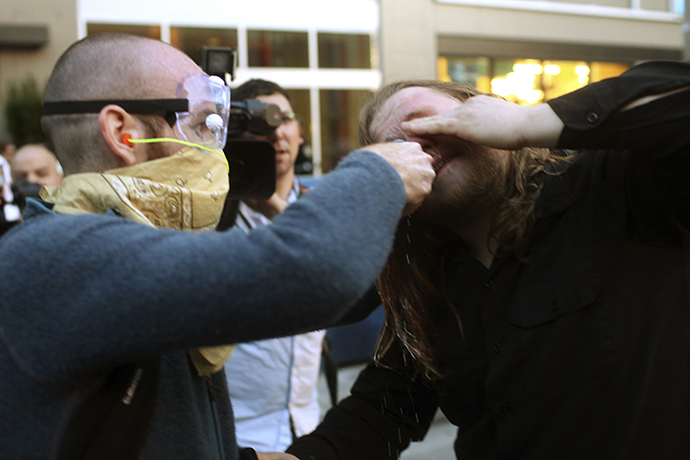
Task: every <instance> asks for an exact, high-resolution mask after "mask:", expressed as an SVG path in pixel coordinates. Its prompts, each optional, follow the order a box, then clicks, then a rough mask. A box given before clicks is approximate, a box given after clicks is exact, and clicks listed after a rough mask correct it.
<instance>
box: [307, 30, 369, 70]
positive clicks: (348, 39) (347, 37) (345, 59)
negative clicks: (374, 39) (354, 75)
mask: <svg viewBox="0 0 690 460" xmlns="http://www.w3.org/2000/svg"><path fill="white" fill-rule="evenodd" d="M317 42H318V44H319V67H320V68H324V69H371V44H370V37H369V35H357V34H332V33H319V34H318V35H317Z"/></svg>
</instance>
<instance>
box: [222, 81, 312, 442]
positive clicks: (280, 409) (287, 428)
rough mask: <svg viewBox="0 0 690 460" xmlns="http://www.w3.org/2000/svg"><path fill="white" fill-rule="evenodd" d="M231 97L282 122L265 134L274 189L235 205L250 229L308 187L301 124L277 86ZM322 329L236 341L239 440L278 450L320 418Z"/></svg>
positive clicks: (233, 391) (232, 382)
mask: <svg viewBox="0 0 690 460" xmlns="http://www.w3.org/2000/svg"><path fill="white" fill-rule="evenodd" d="M232 97H233V99H234V100H246V99H257V100H259V101H260V102H263V103H266V104H275V105H277V106H278V108H279V109H280V111H281V115H282V123H281V124H280V126H278V127H277V128H276V130H275V131H274V132H273V133H272V134H270V135H267V136H254V137H255V138H257V139H264V140H267V141H269V142H270V143H271V144H272V145H273V147H274V149H275V151H276V190H275V193H274V195H273V196H271V197H270V198H269V199H268V200H266V201H259V200H244V201H241V202H240V203H239V206H238V210H237V218H236V220H235V225H236V226H238V227H240V228H242V229H244V230H245V231H249V230H250V229H252V228H255V227H258V226H262V225H270V224H271V219H272V218H273V217H274V216H276V215H278V214H280V213H281V212H282V211H283V210H284V209H285V208H286V207H287V206H288V204H290V203H292V202H294V201H296V200H297V199H298V198H299V197H300V195H301V194H302V193H304V192H305V191H306V189H305V188H304V187H301V186H300V184H299V182H298V181H297V178H296V176H295V160H296V159H297V154H298V151H299V147H300V145H301V144H302V143H303V142H304V139H303V138H302V127H301V125H300V122H299V121H298V120H297V117H296V115H295V113H294V111H293V107H292V103H291V100H290V96H289V94H288V93H287V91H285V90H284V89H283V88H282V87H280V86H279V85H277V84H275V83H273V82H270V81H266V80H250V81H248V82H246V83H244V84H243V85H241V86H240V87H238V88H237V89H235V90H233V92H232ZM324 335H325V331H323V330H320V331H314V332H309V333H306V334H300V335H296V336H291V337H283V338H278V339H269V340H261V341H258V342H250V343H243V344H238V345H237V346H236V348H235V351H234V352H233V355H232V357H231V358H230V360H229V361H228V363H227V364H226V366H225V371H226V374H227V379H228V386H229V388H230V395H231V398H232V402H233V409H234V412H235V421H236V431H237V442H238V444H239V445H240V446H248V447H253V448H255V449H256V450H258V451H279V450H284V449H285V448H287V446H289V445H290V444H291V443H292V441H293V439H294V438H296V437H299V436H302V435H304V434H307V433H310V432H311V431H312V430H314V428H316V425H317V424H318V423H319V421H320V412H319V404H318V397H317V390H316V383H317V379H318V375H319V366H320V363H321V351H322V347H323V340H324Z"/></svg>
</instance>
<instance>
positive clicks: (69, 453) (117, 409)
mask: <svg viewBox="0 0 690 460" xmlns="http://www.w3.org/2000/svg"><path fill="white" fill-rule="evenodd" d="M159 372H160V357H155V358H151V359H148V360H145V361H142V362H140V363H137V364H127V365H124V366H120V367H118V368H116V369H115V370H113V371H112V372H111V373H110V374H108V376H106V377H105V378H104V379H103V382H102V384H101V385H100V387H99V388H98V389H97V390H96V391H95V392H94V393H93V394H92V395H91V396H89V397H88V398H87V400H86V401H85V402H84V403H83V404H82V405H81V407H80V408H79V409H78V410H77V411H76V413H75V414H74V416H73V417H72V420H71V421H70V424H69V426H68V428H67V430H66V432H65V435H64V437H63V439H62V445H61V447H60V454H59V455H58V457H57V458H58V459H59V460H108V459H113V460H115V459H117V460H128V459H138V458H139V457H140V454H141V451H142V449H143V447H144V442H145V440H146V435H147V433H148V427H149V422H150V421H151V415H152V414H153V407H154V405H155V402H156V392H157V387H158V376H159Z"/></svg>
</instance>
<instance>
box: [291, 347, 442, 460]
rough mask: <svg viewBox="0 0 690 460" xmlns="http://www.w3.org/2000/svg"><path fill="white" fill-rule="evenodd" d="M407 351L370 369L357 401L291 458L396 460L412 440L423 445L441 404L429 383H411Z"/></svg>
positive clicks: (329, 418) (357, 387) (340, 408)
mask: <svg viewBox="0 0 690 460" xmlns="http://www.w3.org/2000/svg"><path fill="white" fill-rule="evenodd" d="M406 362H411V358H410V359H409V360H405V358H404V357H403V351H402V349H401V348H400V347H399V346H395V345H394V346H393V347H391V349H390V350H389V351H388V353H386V355H385V356H384V358H383V359H382V363H381V364H382V365H377V364H374V363H371V364H369V365H368V366H367V367H366V368H364V370H363V371H362V372H361V374H360V375H359V377H358V378H357V381H356V382H355V384H354V385H353V387H352V391H351V396H349V397H348V398H345V399H344V400H342V401H341V402H340V403H339V404H338V405H337V406H335V407H334V408H332V409H331V410H330V411H328V413H327V414H326V417H325V418H324V421H323V422H322V423H321V424H320V425H319V426H318V427H317V428H316V430H315V431H314V432H312V433H311V434H309V435H306V436H303V437H301V438H299V439H298V440H296V441H295V442H294V443H293V444H292V446H290V447H289V448H288V449H287V452H288V453H291V454H293V455H295V456H296V457H297V458H300V459H301V460H336V459H337V460H349V459H357V460H386V459H390V460H394V459H397V458H399V455H400V453H401V452H402V451H403V450H404V449H406V448H407V447H408V446H409V444H410V442H411V441H421V440H422V439H423V438H424V436H425V435H426V433H427V432H428V430H429V427H430V426H431V423H432V421H433V418H434V415H435V413H436V409H437V407H438V405H437V404H438V402H437V398H436V392H435V391H433V390H432V389H431V388H430V387H429V386H428V385H427V384H426V383H425V382H423V381H419V380H416V379H413V378H410V375H409V374H410V372H412V371H411V369H409V368H408V367H407V366H406V365H405V363H406Z"/></svg>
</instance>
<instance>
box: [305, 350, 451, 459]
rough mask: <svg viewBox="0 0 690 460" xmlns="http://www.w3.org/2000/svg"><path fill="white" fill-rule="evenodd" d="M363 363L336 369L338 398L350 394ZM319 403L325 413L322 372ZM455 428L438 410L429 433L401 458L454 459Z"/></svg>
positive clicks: (414, 443) (326, 395)
mask: <svg viewBox="0 0 690 460" xmlns="http://www.w3.org/2000/svg"><path fill="white" fill-rule="evenodd" d="M364 366H365V365H364V364H354V365H348V366H343V367H340V368H339V369H338V400H341V399H343V398H345V397H346V396H348V395H349V394H350V387H352V384H353V383H354V381H355V379H356V378H357V375H359V372H360V371H361V370H362V369H363V368H364ZM318 390H319V403H320V405H321V412H322V413H325V412H326V411H327V410H328V408H329V407H330V405H331V403H330V400H329V397H328V387H327V386H326V379H325V377H324V374H323V372H322V373H321V376H320V377H319V383H318ZM455 432H456V428H455V427H454V426H453V425H451V423H450V422H449V421H448V420H447V419H446V418H445V416H444V415H443V414H442V413H441V412H440V411H439V412H438V413H437V414H436V418H435V419H434V423H433V424H432V425H431V429H430V430H429V433H427V435H426V438H424V440H423V441H422V442H413V443H412V445H410V447H409V448H407V450H405V451H404V452H403V453H402V455H401V456H400V459H401V460H432V459H433V460H456V458H455V453H454V452H453V442H454V441H455Z"/></svg>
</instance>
